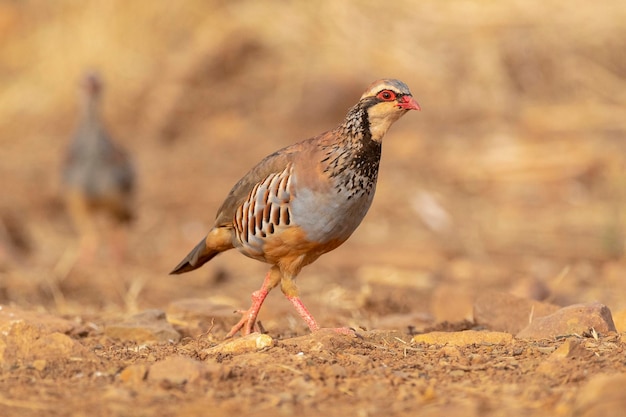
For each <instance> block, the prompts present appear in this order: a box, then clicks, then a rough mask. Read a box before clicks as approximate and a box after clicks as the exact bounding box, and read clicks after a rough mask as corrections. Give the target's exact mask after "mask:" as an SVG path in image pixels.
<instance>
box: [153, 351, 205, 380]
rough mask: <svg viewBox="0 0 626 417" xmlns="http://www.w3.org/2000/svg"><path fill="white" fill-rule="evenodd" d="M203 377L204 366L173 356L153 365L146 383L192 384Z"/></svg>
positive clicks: (185, 358)
mask: <svg viewBox="0 0 626 417" xmlns="http://www.w3.org/2000/svg"><path fill="white" fill-rule="evenodd" d="M203 375H204V364H203V363H202V362H200V361H197V360H194V359H191V358H187V357H184V356H174V357H170V358H166V359H164V360H162V361H160V362H157V363H155V364H154V365H152V366H151V367H150V369H149V370H148V381H152V382H168V383H170V384H172V385H182V384H185V383H193V382H195V381H197V380H198V379H200V378H201V377H202V376H203Z"/></svg>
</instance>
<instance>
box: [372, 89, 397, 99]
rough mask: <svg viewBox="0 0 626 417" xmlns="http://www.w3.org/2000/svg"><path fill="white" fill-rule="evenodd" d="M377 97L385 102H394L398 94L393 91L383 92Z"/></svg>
mask: <svg viewBox="0 0 626 417" xmlns="http://www.w3.org/2000/svg"><path fill="white" fill-rule="evenodd" d="M376 97H378V98H379V99H381V100H384V101H392V100H395V99H396V93H394V92H393V91H391V90H383V91H381V92H380V93H378V95H377V96H376Z"/></svg>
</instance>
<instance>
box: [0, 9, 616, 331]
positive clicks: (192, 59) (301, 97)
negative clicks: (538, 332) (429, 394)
mask: <svg viewBox="0 0 626 417" xmlns="http://www.w3.org/2000/svg"><path fill="white" fill-rule="evenodd" d="M624 22H626V3H624V2H623V1H617V0H615V1H604V2H595V3H589V2H585V1H581V0H574V1H570V2H567V3H564V2H562V1H556V0H547V1H542V2H529V1H523V0H508V1H502V2H483V1H479V0H463V1H461V0H459V1H457V0H454V1H445V2H444V1H436V0H422V1H409V0H396V1H393V2H381V1H374V0H362V1H358V2H357V1H354V2H348V1H332V0H321V1H316V2H304V1H265V2H258V1H249V0H238V1H228V2H227V1H216V0H213V1H206V0H203V1H199V0H188V1H185V2H153V1H143V0H137V1H132V2H128V1H120V0H110V1H106V2H100V1H84V2H78V1H72V0H57V1H54V2H50V1H43V0H33V1H24V2H18V1H9V0H4V1H1V2H0V86H1V87H0V161H2V162H1V163H0V190H2V198H1V199H0V214H1V216H2V225H1V227H0V266H1V270H0V286H1V288H0V302H2V303H6V302H16V303H19V304H24V305H31V306H38V305H43V306H46V307H48V308H53V309H54V308H56V309H59V310H62V311H70V312H72V311H86V310H95V311H105V310H111V311H116V310H119V309H124V310H128V311H134V310H137V309H140V308H144V307H161V308H163V307H164V306H165V305H167V303H168V302H170V301H172V300H174V299H176V298H181V297H188V296H206V297H209V296H211V297H227V296H229V297H231V298H228V299H226V301H227V302H228V303H232V304H234V305H236V306H245V305H247V302H248V296H249V293H250V291H252V290H253V289H255V288H256V287H257V286H258V285H260V283H261V279H262V276H263V274H264V272H265V269H266V266H265V265H261V264H259V263H258V262H255V261H252V260H248V259H245V258H244V257H242V256H241V255H239V254H237V253H228V254H225V255H223V256H221V257H219V258H218V259H216V260H214V261H212V262H211V263H210V264H208V265H207V266H205V267H204V268H203V269H201V270H200V271H197V272H194V273H192V274H188V275H185V276H180V277H171V276H168V275H167V273H168V272H169V271H170V270H171V269H172V267H173V266H175V265H176V264H177V263H178V262H179V261H180V259H181V258H182V257H183V256H184V255H185V254H186V253H187V252H188V251H189V250H190V249H191V248H192V247H193V245H195V244H196V243H197V241H199V240H200V239H201V238H202V237H203V236H204V234H205V233H206V232H207V231H208V229H209V226H210V225H211V223H212V220H213V218H214V213H215V211H216V209H217V208H218V206H219V204H220V203H221V201H222V199H223V198H224V197H225V195H226V193H227V192H228V190H229V189H230V187H231V186H232V185H233V184H234V183H235V182H236V181H237V180H238V179H239V178H240V176H241V175H243V174H244V173H245V172H246V170H247V169H248V168H250V167H251V166H252V165H253V164H254V163H256V162H257V161H258V160H259V159H261V158H262V157H263V156H265V155H267V154H269V153H271V152H273V151H274V150H276V149H278V148H279V147H282V146H285V145H288V144H290V143H293V142H295V141H297V140H300V139H304V138H306V137H310V136H313V135H316V134H318V133H320V132H322V131H324V130H327V129H329V128H332V127H334V126H335V125H336V124H337V123H339V122H340V121H341V120H342V119H343V116H344V114H345V112H346V110H347V109H348V108H349V107H350V106H351V105H352V104H353V103H355V102H356V100H358V98H359V96H360V94H361V93H362V91H363V90H364V88H365V87H366V86H367V85H368V84H369V83H370V82H371V81H373V80H375V79H377V78H383V77H394V78H398V79H401V80H403V81H404V82H406V83H407V84H408V85H409V87H410V88H411V90H412V92H413V94H414V96H415V97H416V99H417V101H418V102H419V103H420V105H421V106H422V109H423V111H422V112H421V113H418V114H415V113H411V114H410V115H407V116H406V117H404V118H403V120H401V121H400V122H399V123H398V124H397V125H396V126H394V127H393V128H392V130H391V132H390V133H389V135H388V136H387V137H386V139H385V145H384V152H383V154H384V155H383V161H382V165H381V173H380V176H379V184H378V190H377V195H376V198H375V200H374V204H373V207H372V209H371V210H370V213H369V214H368V216H367V217H366V219H365V220H364V222H363V224H362V226H361V228H360V229H359V230H358V231H357V232H356V233H355V235H354V236H353V237H352V238H351V240H349V241H348V243H346V244H345V245H344V246H343V247H342V248H340V249H338V250H336V251H335V252H333V253H330V254H328V255H326V256H324V257H323V258H322V259H321V260H320V261H318V262H317V263H316V264H315V265H312V266H310V267H308V268H307V269H305V271H304V272H303V273H302V275H301V279H300V281H299V285H300V288H301V289H302V295H303V299H304V300H305V301H306V300H307V299H312V298H314V296H313V294H314V293H315V292H320V293H321V294H323V296H322V297H320V299H319V300H318V301H317V303H318V306H317V307H316V306H315V304H313V305H312V306H311V308H312V310H319V309H322V310H324V311H327V313H326V314H327V315H328V316H329V317H331V316H332V312H333V308H336V307H337V306H338V305H339V301H341V302H343V303H344V304H342V305H343V306H346V305H347V304H346V303H353V304H354V303H355V305H356V306H357V307H360V308H365V307H367V306H370V307H371V308H372V311H374V312H376V311H378V312H393V308H392V307H389V306H388V305H387V304H385V302H386V300H385V299H382V298H381V299H377V298H376V297H382V296H381V295H380V294H381V293H380V292H376V291H371V288H373V287H375V286H376V285H382V284H381V282H382V283H393V284H394V285H397V286H399V287H400V288H405V289H406V288H409V289H410V290H411V291H412V292H410V294H412V295H411V300H410V301H407V303H409V302H410V303H412V304H411V305H412V306H413V307H410V308H414V309H417V310H420V309H423V310H424V311H428V310H429V303H430V301H429V300H430V298H431V295H432V294H433V293H434V292H435V293H436V291H437V288H438V287H440V286H442V285H453V286H455V287H457V288H467V289H468V290H471V291H480V290H482V289H485V288H498V289H505V290H509V291H515V292H517V293H521V294H522V295H525V296H531V297H536V298H545V297H548V298H550V299H551V301H553V302H557V303H562V304H567V303H571V302H583V301H590V300H595V299H597V300H599V301H601V302H604V303H605V304H608V305H609V306H610V307H611V308H614V309H624V308H626V297H624V296H623V294H626V279H624V277H623V275H624V274H625V273H626V264H625V263H624V261H623V243H624V226H625V224H624V219H623V217H624V216H623V213H624V209H625V203H626V201H625V192H626V173H625V171H624V162H625V159H626V157H625V152H626V117H625V113H626V112H625V110H626V25H624ZM90 69H97V70H98V71H100V73H101V74H102V77H103V79H104V83H105V92H104V101H103V110H104V119H105V121H106V124H107V126H108V129H109V131H110V132H111V134H112V136H113V137H114V138H115V140H116V141H117V142H118V143H122V144H123V145H124V146H125V147H126V148H127V149H128V150H129V151H130V152H131V153H132V155H133V157H134V160H135V163H136V168H137V173H138V179H139V184H138V191H139V193H138V196H137V201H136V203H137V221H136V222H135V224H134V225H133V226H132V228H131V229H130V231H129V236H128V248H129V254H128V257H127V258H126V259H125V260H124V261H123V262H122V263H121V264H118V265H116V264H115V263H114V262H112V261H111V260H110V259H109V257H108V256H107V253H106V251H104V252H103V253H101V254H99V257H98V258H97V259H96V260H95V261H94V262H93V263H92V264H90V265H80V264H79V263H77V262H76V256H75V253H76V248H75V246H76V233H75V231H74V230H73V228H72V225H71V223H70V222H69V220H68V218H67V215H66V213H65V210H64V208H63V205H62V203H61V200H60V197H59V178H60V171H59V170H60V165H61V158H62V155H63V152H64V149H65V148H66V146H67V144H68V143H69V139H70V137H71V135H72V132H73V130H74V129H75V125H76V122H77V118H78V107H79V100H78V82H79V79H80V78H81V76H82V74H83V73H84V72H85V71H86V70H90ZM278 298H279V297H278V296H276V300H277V299H278ZM355 300H361V301H359V302H357V301H355ZM363 300H365V301H363ZM277 302H278V301H272V302H271V303H269V304H268V305H271V304H272V303H277ZM282 302H283V301H280V302H279V303H282ZM420 303H421V304H420ZM353 304H349V305H353ZM278 306H279V307H280V308H283V309H284V311H289V306H287V305H286V303H285V304H278ZM279 307H275V308H279ZM268 308H270V309H271V307H268ZM398 308H399V309H402V308H406V306H404V307H402V306H401V307H398ZM388 310H391V311H388ZM289 314H290V313H289ZM262 315H263V312H262ZM322 320H324V316H323V315H321V316H320V321H322Z"/></svg>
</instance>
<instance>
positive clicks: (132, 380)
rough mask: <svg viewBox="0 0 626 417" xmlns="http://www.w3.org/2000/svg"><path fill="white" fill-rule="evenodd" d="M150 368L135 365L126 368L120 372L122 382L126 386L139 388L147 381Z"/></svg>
mask: <svg viewBox="0 0 626 417" xmlns="http://www.w3.org/2000/svg"><path fill="white" fill-rule="evenodd" d="M147 374H148V366H147V365H146V364H143V363H142V364H135V365H130V366H128V367H126V368H125V369H124V370H123V371H122V372H120V380H121V381H122V382H124V383H126V384H129V385H132V386H137V385H139V384H141V382H143V380H144V379H146V375H147Z"/></svg>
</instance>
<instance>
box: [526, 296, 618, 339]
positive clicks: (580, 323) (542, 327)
mask: <svg viewBox="0 0 626 417" xmlns="http://www.w3.org/2000/svg"><path fill="white" fill-rule="evenodd" d="M590 329H594V330H595V331H596V332H597V333H598V334H606V333H609V332H615V331H616V329H615V324H614V323H613V318H612V317H611V311H610V310H609V308H608V307H607V306H605V305H602V304H600V303H589V304H575V305H571V306H568V307H564V308H562V309H560V310H558V311H556V312H555V313H553V314H550V315H548V316H544V317H536V318H535V319H534V320H533V321H532V323H530V324H529V325H528V326H527V327H526V328H524V329H522V330H521V331H520V332H519V333H518V334H517V336H516V337H517V338H520V339H552V338H555V337H557V336H567V335H582V334H584V333H586V332H588V331H589V330H590Z"/></svg>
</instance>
